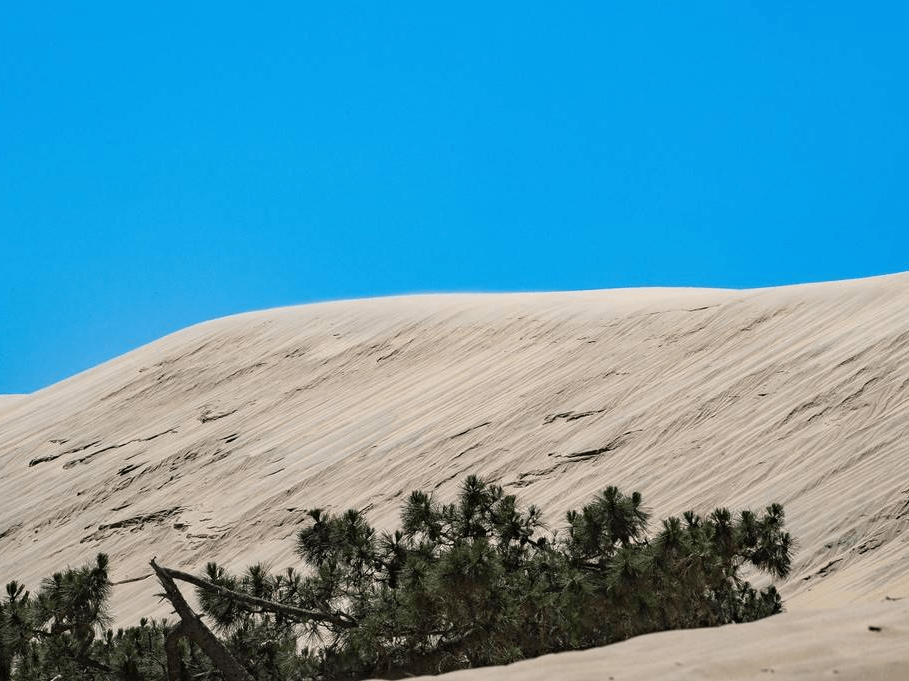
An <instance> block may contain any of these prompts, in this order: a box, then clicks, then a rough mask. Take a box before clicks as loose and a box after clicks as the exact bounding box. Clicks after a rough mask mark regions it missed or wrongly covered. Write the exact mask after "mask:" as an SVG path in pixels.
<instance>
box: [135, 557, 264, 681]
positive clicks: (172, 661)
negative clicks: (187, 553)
mask: <svg viewBox="0 0 909 681" xmlns="http://www.w3.org/2000/svg"><path fill="white" fill-rule="evenodd" d="M151 566H152V569H153V570H154V571H155V574H156V575H157V576H158V581H160V582H161V586H163V587H164V596H165V597H166V598H167V600H169V601H170V603H171V605H173V606H174V610H176V611H177V615H179V616H180V625H179V626H178V627H177V628H176V629H174V630H173V631H172V632H171V633H170V634H168V636H167V640H166V642H165V649H166V651H167V678H168V681H183V680H182V676H183V673H182V669H181V665H180V654H179V651H178V649H177V641H178V640H179V639H180V638H181V637H182V636H186V637H187V638H188V639H190V640H191V641H192V642H193V643H195V644H196V645H198V646H199V647H200V648H201V649H202V652H204V653H205V654H206V655H208V657H209V658H210V659H211V661H212V662H213V663H214V665H215V666H216V667H217V668H218V670H219V671H220V672H221V674H222V676H224V680H225V681H253V677H252V676H251V675H250V674H249V672H247V671H246V670H245V669H243V667H241V666H240V664H239V663H238V662H237V660H236V659H234V656H233V655H231V654H230V651H229V650H228V649H227V648H225V647H224V645H223V644H222V643H221V642H220V641H219V640H218V639H217V637H216V636H215V635H214V634H213V633H212V632H211V630H210V629H209V628H208V627H207V626H205V623H204V622H202V620H201V619H200V618H199V616H198V615H197V614H196V613H195V612H193V609H192V608H190V607H189V604H188V603H187V602H186V599H184V598H183V594H181V593H180V589H178V588H177V585H176V584H175V583H174V580H173V578H172V577H171V576H170V574H168V573H169V570H167V569H166V568H161V567H159V566H158V564H157V563H156V562H155V559H154V558H152V560H151Z"/></svg>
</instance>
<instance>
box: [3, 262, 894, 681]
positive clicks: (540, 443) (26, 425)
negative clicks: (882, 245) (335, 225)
mask: <svg viewBox="0 0 909 681" xmlns="http://www.w3.org/2000/svg"><path fill="white" fill-rule="evenodd" d="M907 436H909V275H906V274H903V275H894V276H889V277H879V278H875V279H867V280H858V281H848V282H835V283H829V284H815V285H804V286H795V287H784V288H776V289H764V290H754V291H725V290H695V289H643V290H627V291H625V290H619V291H597V292H583V293H552V294H515V295H451V296H416V297H404V298H389V299H377V300H363V301H348V302H340V303H330V304H320V305H309V306H303V307H297V308H285V309H278V310H270V311H265V312H257V313H250V314H245V315H240V316H236V317H231V318H225V319H220V320H216V321H213V322H209V323H205V324H200V325H198V326H195V327H191V328H189V329H186V330H184V331H181V332H179V333H175V334H173V335H171V336H168V337H166V338H163V339H161V340H160V341H157V342H155V343H152V344H150V345H148V346H145V347H143V348H140V349H138V350H135V351H134V352H131V353H129V354H127V355H125V356H123V357H120V358H118V359H116V360H113V361H111V362H108V363H106V364H104V365H102V366H99V367H97V368H95V369H92V370H90V371H87V372H85V373H83V374H80V375H78V376H75V377H73V378H71V379H69V380H67V381H64V382H62V383H60V384H57V385H54V386H51V387H49V388H47V389H45V390H42V391H40V392H38V393H35V394H33V395H29V396H24V397H20V396H16V397H14V398H11V399H8V400H3V401H0V466H2V471H3V475H2V480H0V579H4V580H8V579H11V578H17V579H21V580H24V581H25V582H26V583H27V584H29V585H36V584H37V583H38V580H39V579H40V578H41V577H42V576H43V575H45V574H47V573H48V572H50V571H52V570H54V569H57V568H59V567H61V566H63V565H65V564H67V563H71V564H72V563H77V562H81V561H84V560H88V559H89V558H91V557H92V556H93V555H94V554H95V553H97V552H98V551H106V552H108V553H110V554H111V558H112V565H113V566H114V579H115V580H117V581H124V580H134V579H136V578H139V577H143V576H145V575H147V573H148V569H147V562H148V560H149V559H150V558H151V557H152V556H158V557H159V558H160V559H161V560H162V561H164V560H166V561H167V563H168V564H171V565H174V566H175V567H177V566H179V567H184V568H188V569H192V570H197V569H199V568H200V567H201V566H202V565H204V563H205V562H206V561H207V560H211V559H217V560H219V561H222V562H224V563H226V564H228V565H230V566H232V567H240V566H242V565H245V564H247V563H250V562H254V561H258V560H264V561H268V562H269V563H271V564H272V565H273V566H275V567H278V568H280V567H283V566H284V565H288V564H292V563H296V560H295V559H294V557H293V554H292V543H293V542H292V538H293V535H294V532H295V529H296V527H297V525H298V524H299V523H300V522H301V520H302V519H303V517H304V509H306V508H311V507H315V506H323V507H328V508H331V509H343V508H347V507H357V508H366V509H368V513H369V517H370V518H371V519H372V520H373V521H374V522H375V523H376V524H377V525H379V526H390V525H392V524H393V523H395V522H396V521H397V512H398V508H399V505H400V503H401V501H402V496H403V495H404V494H406V493H408V492H409V491H410V490H412V489H415V488H422V489H429V490H435V493H436V494H437V495H439V496H440V497H441V498H449V497H451V496H452V495H453V494H454V493H455V491H456V489H457V486H458V484H459V483H460V481H461V480H462V479H463V477H464V476H465V475H467V474H468V473H474V472H475V473H480V474H482V475H484V476H486V477H488V478H492V479H494V480H496V481H498V482H499V483H500V484H502V485H504V486H505V487H506V488H508V489H511V490H514V491H516V493H518V495H519V497H520V498H522V499H523V500H525V502H527V503H531V502H532V503H536V504H538V505H541V506H542V507H543V508H544V509H545V510H546V511H547V513H548V516H547V519H548V521H549V523H550V524H551V525H552V526H554V527H557V526H559V525H560V524H561V518H562V515H563V514H564V511H565V510H567V509H568V508H571V507H576V506H579V505H580V504H582V503H583V502H584V501H585V500H586V499H588V498H589V497H590V496H591V495H593V494H594V493H596V492H597V491H598V490H600V489H602V488H603V487H605V486H606V485H609V484H616V485H619V486H620V487H621V488H623V489H625V490H627V491H631V490H639V491H640V492H641V493H642V494H643V495H644V498H645V501H646V502H647V503H648V505H649V506H650V508H651V509H652V511H653V513H654V516H660V517H661V516H665V515H668V514H672V513H679V512H681V511H683V510H685V509H687V508H690V507H693V508H695V509H699V510H709V509H710V508H712V507H714V506H716V505H727V506H730V507H733V508H738V507H743V506H751V507H757V508H762V507H763V506H765V505H767V504H768V503H770V502H772V501H779V502H782V503H783V504H784V505H785V507H786V511H787V516H788V522H789V525H790V528H791V530H792V532H793V534H794V535H795V536H797V537H798V539H799V548H798V553H797V555H796V559H795V566H794V570H793V574H792V576H791V577H790V578H789V579H788V581H786V582H785V583H784V584H782V586H781V590H782V592H783V596H784V600H785V601H786V603H787V606H788V608H789V609H790V610H792V611H796V612H797V611H800V610H805V609H809V608H814V607H820V606H823V607H839V606H844V605H848V604H852V603H856V602H879V601H881V600H882V599H883V598H885V597H888V596H889V597H894V598H895V597H902V596H909V570H907V569H906V565H909V531H907V530H909V465H907V464H906V461H907V457H909V449H907V442H909V438H907ZM154 592H155V589H154V588H152V587H150V586H149V582H148V581H147V580H145V581H129V582H127V583H124V584H121V585H119V586H117V587H116V589H115V592H114V603H115V606H116V607H115V614H116V617H117V618H118V620H119V621H120V622H123V623H126V622H129V621H132V620H134V619H136V618H138V617H139V616H141V615H147V614H155V613H157V614H162V609H161V606H160V605H159V604H158V603H157V600H156V599H155V598H154V595H153V594H154ZM795 614H796V613H793V616H795ZM616 678H619V677H616Z"/></svg>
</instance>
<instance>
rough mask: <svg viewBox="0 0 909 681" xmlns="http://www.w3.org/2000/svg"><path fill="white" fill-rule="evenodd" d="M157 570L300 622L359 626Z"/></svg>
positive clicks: (335, 614)
mask: <svg viewBox="0 0 909 681" xmlns="http://www.w3.org/2000/svg"><path fill="white" fill-rule="evenodd" d="M156 569H158V570H163V571H164V572H166V573H167V574H168V575H170V577H172V578H173V579H179V580H180V581H181V582H188V583H190V584H192V585H193V586H197V587H199V588H200V589H205V590H206V591H211V592H212V593H216V594H218V595H219V596H223V597H224V598H229V599H231V600H232V601H236V602H237V603H245V604H246V605H248V606H251V607H254V608H261V609H262V610H264V611H266V612H273V613H279V614H282V615H287V616H288V617H291V618H293V619H295V620H298V621H307V620H315V621H316V622H325V623H327V624H334V625H335V626H336V627H339V628H341V629H353V628H355V627H356V626H357V621H356V620H355V619H354V618H353V617H351V616H350V615H348V614H346V613H343V612H322V611H320V610H308V609H306V608H298V607H295V606H293V605H287V604H285V603H276V602H275V601H269V600H266V599H264V598H257V597H256V596H250V595H249V594H244V593H241V592H239V591H233V590H231V589H228V588H227V587H224V586H219V585H217V584H213V583H212V582H209V581H208V580H206V579H202V578H201V577H196V576H195V575H191V574H189V573H188V572H181V571H180V570H174V569H173V568H168V567H163V566H157V568H156Z"/></svg>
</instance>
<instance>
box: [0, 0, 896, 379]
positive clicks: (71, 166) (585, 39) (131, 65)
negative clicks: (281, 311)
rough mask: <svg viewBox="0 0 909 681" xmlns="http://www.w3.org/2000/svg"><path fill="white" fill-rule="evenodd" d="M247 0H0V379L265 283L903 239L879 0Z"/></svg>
mask: <svg viewBox="0 0 909 681" xmlns="http://www.w3.org/2000/svg"><path fill="white" fill-rule="evenodd" d="M259 4H260V5H262V8H251V7H250V6H249V5H248V4H246V3H243V4H240V3H230V2H218V3H202V2H198V3H179V4H177V3H174V4H167V3H142V4H141V6H138V5H137V4H136V3H122V2H119V3H110V4H106V5H105V3H101V2H97V3H58V2H54V3H42V2H38V1H36V2H29V3H16V5H18V6H11V5H12V3H8V4H7V5H5V6H4V9H3V10H2V15H0V273H2V282H3V283H2V289H0V319H2V322H3V329H2V335H0V393H2V392H27V391H32V390H35V389H38V388H41V387H43V386H46V385H49V384H51V383H53V382H55V381H57V380H60V379H62V378H65V377H67V376H69V375H72V374H74V373H76V372H78V371H81V370H83V369H86V368H89V367H91V366H94V365H96V364H98V363H100V362H102V361H104V360H106V359H109V358H111V357H114V356H116V355H119V354H121V353H123V352H126V351H128V350H130V349H132V348H134V347H137V346H139V345H141V344H143V343H146V342H149V341H151V340H154V339H155V338H158V337H160V336H162V335H164V334H166V333H169V332H171V331H175V330H177V329H180V328H183V327H185V326H187V325H189V324H192V323H195V322H198V321H202V320H205V319H210V318H214V317H219V316H223V315H227V314H231V313H235V312H241V311H245V310H250V309H260V308H266V307H273V306H279V305H288V304H295V303H303V302H309V301H316V300H326V299H336V298H347V297H361V296H375V295H387V294H395V293H408V292H427V291H513V290H554V289H586V288H611V287H624V286H649V285H669V286H682V285H685V286H717V287H753V286H768V285H777V284H786V283H797V282H804V281H817V280H827V279H842V278H848V277H860V276H869V275H875V274H883V273H890V272H896V271H902V270H907V269H909V234H907V232H909V228H907V227H909V221H907V218H909V191H907V187H909V182H907V180H909V172H907V171H909V160H907V159H909V87H907V83H909V51H907V49H906V36H907V35H909V10H907V7H909V6H907V5H906V3H902V2H893V3H886V2H881V3H874V4H873V5H861V6H859V5H857V4H856V3H846V2H816V3H812V2H798V3H757V2H754V3H725V2H715V3H711V2H704V3H629V2H622V3H605V2H590V3H568V4H567V5H566V6H562V7H555V6H554V5H553V4H552V3H526V2H523V3H476V4H473V3H456V4H454V5H451V8H450V9H448V8H444V7H440V6H439V5H440V4H439V3H412V4H411V3H403V2H402V3H377V2H364V3H361V4H346V3H343V4H342V3H287V4H280V3H259ZM430 5H431V7H430ZM644 5H646V8H645V7H644Z"/></svg>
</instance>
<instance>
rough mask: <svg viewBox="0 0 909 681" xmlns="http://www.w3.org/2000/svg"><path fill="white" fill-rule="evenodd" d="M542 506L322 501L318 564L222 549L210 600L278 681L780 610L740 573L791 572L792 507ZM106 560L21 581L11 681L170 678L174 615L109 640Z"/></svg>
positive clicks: (246, 655) (211, 572)
mask: <svg viewBox="0 0 909 681" xmlns="http://www.w3.org/2000/svg"><path fill="white" fill-rule="evenodd" d="M541 517H542V514H541V512H540V510H539V509H537V508H535V507H533V506H531V507H529V508H526V509H523V508H521V507H519V506H518V504H517V501H516V499H515V497H514V496H512V495H508V494H505V493H504V491H503V490H502V488H501V487H498V486H496V485H491V484H488V483H487V482H485V481H483V480H481V479H479V478H477V477H475V476H471V477H468V478H467V479H466V480H465V482H464V483H463V485H462V487H461V492H460V495H459V497H458V499H457V500H456V501H455V502H454V503H450V504H440V503H439V502H438V501H436V500H435V499H434V498H432V497H431V496H430V495H427V494H425V493H423V492H413V493H412V494H411V495H410V497H409V498H408V499H407V501H406V503H405V504H404V506H403V508H402V512H401V528H400V529H398V530H396V531H395V532H390V533H389V532H385V533H377V532H376V531H375V530H374V529H373V528H372V527H371V526H370V525H369V524H368V523H367V522H366V520H365V518H364V517H363V514H362V513H360V512H358V511H353V510H351V511H347V512H344V513H341V514H338V515H333V514H330V513H327V512H325V511H323V510H320V509H314V510H311V511H309V513H308V522H307V524H306V526H305V527H304V528H303V529H301V530H300V531H299V533H298V535H297V545H296V549H297V552H298V554H299V555H300V557H301V558H302V559H303V560H304V562H305V564H306V569H305V570H304V571H303V572H297V571H296V570H294V569H288V570H287V571H286V572H284V573H279V574H270V573H269V572H268V571H267V570H266V569H265V568H263V567H262V566H259V565H256V566H252V567H250V568H248V569H247V570H246V572H245V573H243V574H242V575H240V576H233V575H230V574H228V573H226V572H225V571H224V570H223V569H222V568H221V567H220V566H218V565H216V564H214V563H209V564H208V566H207V567H206V574H205V577H204V579H205V581H206V583H207V584H209V585H211V584H213V585H216V586H220V587H224V588H226V589H228V590H229V592H225V591H220V592H215V591H213V590H212V589H210V588H207V587H206V588H199V589H198V590H197V594H198V597H199V603H200V605H201V607H202V611H203V613H204V614H205V615H206V616H207V618H208V620H209V621H210V622H211V623H212V624H213V626H214V627H215V629H216V631H217V632H218V633H219V634H220V636H221V638H222V641H223V642H224V644H225V645H226V646H227V648H228V649H229V650H230V651H231V653H232V654H233V656H234V657H235V658H236V659H237V660H238V661H239V662H240V664H241V665H242V666H243V667H244V668H245V669H246V670H247V671H248V672H249V673H250V674H251V675H252V677H254V678H256V679H263V680H265V679H274V680H275V681H277V680H278V679H280V680H281V681H284V680H287V679H303V678H325V679H347V678H350V679H354V678H365V677H369V676H385V677H390V678H392V677H402V676H406V675H411V674H421V673H439V672H444V671H449V670H453V669H460V668H465V667H476V666H482V665H490V664H501V663H507V662H512V661H515V660H519V659H522V658H527V657H533V656H537V655H542V654H545V653H551V652H558V651H562V650H571V649H580V648H588V647H591V646H598V645H604V644H607V643H611V642H614V641H620V640H623V639H626V638H629V637H631V636H636V635H639V634H643V633H647V632H652V631H661V630H666V629H679V628H686V627H701V626H712V625H718V624H724V623H728V622H747V621H750V620H754V619H758V618H761V617H765V616H767V615H771V614H774V613H776V612H779V611H780V610H781V601H780V597H779V594H778V593H777V591H776V589H775V588H774V587H772V586H769V587H766V588H764V589H762V590H756V589H755V588H753V587H752V586H751V585H750V584H749V583H748V582H747V581H745V580H744V579H743V578H742V577H741V575H740V571H741V569H742V568H743V567H745V566H748V567H750V568H752V569H754V570H758V571H763V572H766V573H769V574H770V575H771V576H774V577H785V576H786V575H787V574H788V572H789V567H790V558H791V552H792V541H791V539H790V536H789V534H788V533H787V532H785V530H784V528H783V509H782V507H781V506H779V505H778V504H773V505H771V506H769V507H767V509H766V510H765V512H764V513H763V514H761V515H756V514H754V513H752V512H750V511H742V512H741V513H739V514H737V515H735V516H734V515H733V514H732V513H731V512H730V511H728V510H727V509H722V508H721V509H717V510H715V511H713V512H712V513H710V514H709V515H707V516H706V517H701V516H698V515H696V514H694V513H691V512H688V513H686V514H684V516H683V517H682V518H677V517H672V518H668V519H666V520H663V521H662V523H661V526H660V529H659V531H658V532H657V533H656V534H648V533H647V519H648V514H647V512H646V511H645V510H644V507H643V504H642V499H641V496H640V495H639V494H638V493H636V492H635V493H633V494H632V495H630V496H626V495H624V494H622V493H621V492H620V491H619V490H618V489H616V488H615V487H608V488H606V489H605V490H604V491H603V492H602V493H601V494H600V495H598V496H597V497H596V498H595V499H594V500H593V501H591V503H589V504H587V505H586V506H584V507H583V508H582V509H581V510H580V511H571V512H569V513H568V514H567V516H566V520H567V527H566V528H565V529H564V531H562V532H559V533H556V534H551V533H548V532H546V531H544V530H543V528H542V527H541ZM106 566H107V563H106V558H103V562H102V557H100V556H99V561H98V565H97V566H95V567H93V568H79V569H77V570H69V571H67V572H65V573H60V574H58V575H55V576H54V577H53V578H52V579H50V580H45V583H44V584H43V585H42V589H41V592H40V593H39V595H38V597H37V599H30V598H29V596H28V594H27V592H23V590H22V589H21V587H19V586H18V585H16V584H15V583H13V584H11V585H10V586H8V587H7V599H6V601H5V602H4V603H3V604H2V605H0V629H2V636H0V681H5V679H9V678H14V679H17V680H23V681H25V680H28V681H30V680H31V679H36V680H37V679H44V680H45V681H46V680H47V679H50V678H52V677H53V676H54V675H55V674H62V675H63V676H64V677H65V678H85V679H125V680H127V681H139V680H142V679H164V678H166V665H165V663H164V653H163V645H164V644H163V642H164V638H165V636H166V634H167V632H168V631H169V630H170V629H171V626H170V625H169V624H168V623H167V622H162V623H155V622H152V623H148V622H147V621H144V620H143V622H142V623H140V626H139V627H133V628H130V629H128V630H126V631H123V630H120V631H118V632H117V634H116V635H114V634H112V633H111V632H109V631H108V632H106V633H105V634H104V635H103V636H101V637H100V638H98V639H96V638H95V635H94V632H95V630H98V629H99V627H100V626H101V625H103V624H104V608H103V602H104V597H106V595H107V591H108V590H109V586H108V585H107V582H106V579H107V577H106ZM102 573H103V575H102ZM102 576H103V579H102ZM178 578H179V576H178ZM93 580H94V581H93ZM232 594H233V595H232ZM236 594H247V595H250V596H255V597H256V598H259V599H264V601H263V603H264V602H266V601H267V602H269V603H273V604H279V605H283V606H291V607H292V608H297V609H305V610H306V611H308V612H312V613H315V616H313V617H299V616H295V615H294V613H293V612H290V613H289V612H287V608H284V610H283V611H282V610H281V609H280V608H275V607H271V606H268V607H262V606H255V605H250V604H249V602H246V603H244V602H240V601H238V600H237V598H235V595H236ZM266 605H267V604H266ZM23 622H25V623H26V624H23ZM301 640H302V642H303V643H305V644H306V647H304V648H302V650H301V649H300V648H299V643H300V642H301ZM180 651H181V652H180V656H181V657H180V664H181V668H182V670H183V673H184V678H189V677H193V678H209V677H212V678H218V673H217V671H216V670H215V669H214V668H213V667H212V665H211V663H210V662H209V661H208V660H207V659H205V656H203V655H201V654H200V653H199V651H198V650H197V649H196V648H195V646H194V645H193V644H188V643H186V642H183V643H181V648H180ZM4 670H5V671H4Z"/></svg>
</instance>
